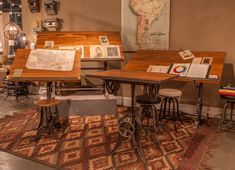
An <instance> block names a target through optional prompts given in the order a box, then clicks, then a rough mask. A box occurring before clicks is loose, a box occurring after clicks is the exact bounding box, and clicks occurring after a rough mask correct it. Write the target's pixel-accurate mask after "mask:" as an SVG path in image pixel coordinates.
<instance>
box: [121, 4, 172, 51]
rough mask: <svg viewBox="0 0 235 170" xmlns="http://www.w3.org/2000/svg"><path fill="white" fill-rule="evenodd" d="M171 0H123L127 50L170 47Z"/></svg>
mask: <svg viewBox="0 0 235 170" xmlns="http://www.w3.org/2000/svg"><path fill="white" fill-rule="evenodd" d="M169 17H170V0H123V1H122V40H123V45H124V49H125V50H131V51H132V50H138V49H168V48H169V19H170V18H169Z"/></svg>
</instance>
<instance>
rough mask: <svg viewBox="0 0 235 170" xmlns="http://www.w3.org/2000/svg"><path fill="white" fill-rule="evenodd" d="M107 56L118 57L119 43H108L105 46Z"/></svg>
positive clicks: (119, 54)
mask: <svg viewBox="0 0 235 170" xmlns="http://www.w3.org/2000/svg"><path fill="white" fill-rule="evenodd" d="M106 50H107V57H108V58H120V57H121V53H120V46H119V45H108V46H106Z"/></svg>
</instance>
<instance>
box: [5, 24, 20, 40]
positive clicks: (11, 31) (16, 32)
mask: <svg viewBox="0 0 235 170" xmlns="http://www.w3.org/2000/svg"><path fill="white" fill-rule="evenodd" d="M20 34H21V29H20V27H19V26H18V25H17V24H16V23H14V22H9V23H8V24H7V25H6V26H5V27H4V36H5V37H6V38H7V39H9V40H17V39H18V38H19V36H20Z"/></svg>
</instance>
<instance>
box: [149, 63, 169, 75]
mask: <svg viewBox="0 0 235 170" xmlns="http://www.w3.org/2000/svg"><path fill="white" fill-rule="evenodd" d="M169 68H170V66H156V65H150V66H149V67H148V69H147V72H156V73H168V71H169Z"/></svg>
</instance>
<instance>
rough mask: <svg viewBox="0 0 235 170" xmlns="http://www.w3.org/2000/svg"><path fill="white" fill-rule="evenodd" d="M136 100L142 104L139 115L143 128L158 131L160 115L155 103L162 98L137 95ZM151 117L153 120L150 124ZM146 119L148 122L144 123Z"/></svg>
mask: <svg viewBox="0 0 235 170" xmlns="http://www.w3.org/2000/svg"><path fill="white" fill-rule="evenodd" d="M136 102H137V103H139V104H140V112H139V117H140V121H141V123H142V125H143V128H147V129H154V131H156V130H157V124H158V115H157V109H156V106H155V105H156V104H158V103H160V102H161V98H160V97H151V96H148V95H141V96H137V97H136ZM150 119H152V120H153V124H152V125H150ZM145 120H146V123H144V121H145Z"/></svg>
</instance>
